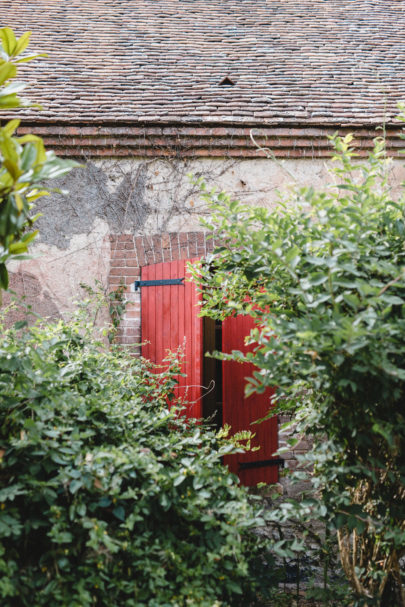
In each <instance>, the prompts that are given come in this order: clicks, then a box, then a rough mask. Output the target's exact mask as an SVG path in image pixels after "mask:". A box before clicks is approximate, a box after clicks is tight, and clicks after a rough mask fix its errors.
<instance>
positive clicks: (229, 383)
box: [222, 316, 278, 486]
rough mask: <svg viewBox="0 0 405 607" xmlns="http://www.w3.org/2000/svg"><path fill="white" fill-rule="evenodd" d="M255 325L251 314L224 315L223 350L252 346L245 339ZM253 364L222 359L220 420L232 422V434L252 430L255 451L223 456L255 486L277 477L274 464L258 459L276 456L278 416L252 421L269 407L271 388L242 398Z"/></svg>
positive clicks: (245, 480) (247, 483)
mask: <svg viewBox="0 0 405 607" xmlns="http://www.w3.org/2000/svg"><path fill="white" fill-rule="evenodd" d="M253 327H254V322H253V319H252V318H251V317H250V316H236V317H233V318H227V319H225V320H224V322H223V323H222V351H223V352H226V353H230V352H232V350H240V351H242V352H247V351H248V350H249V349H251V347H248V346H246V345H245V343H244V338H245V336H246V335H249V333H250V330H251V329H252V328H253ZM253 371H254V366H253V365H251V364H248V363H238V362H235V361H223V367H222V372H223V384H222V385H223V423H224V424H229V425H230V426H231V429H232V430H231V432H232V434H235V433H236V432H239V431H240V430H251V431H252V432H254V433H255V434H256V436H255V438H254V439H253V441H252V446H255V447H260V448H259V450H258V451H253V452H252V451H250V452H248V453H237V454H235V455H230V456H227V457H225V458H224V459H225V463H226V464H227V465H228V466H229V469H230V470H231V471H232V472H234V473H235V474H237V475H238V476H239V478H240V480H241V483H242V484H243V485H247V486H254V485H256V484H257V483H259V482H264V483H269V484H270V483H276V482H277V481H278V466H277V465H268V464H267V465H263V466H262V465H260V463H261V462H265V461H267V460H274V459H276V458H275V457H274V456H273V454H274V452H275V451H276V450H277V447H278V424H277V417H276V416H275V417H272V418H270V419H268V420H266V421H264V422H262V423H261V424H255V425H251V423H252V422H253V421H255V420H257V419H260V418H262V417H264V416H265V415H266V413H267V411H268V410H269V405H270V396H271V394H272V391H271V390H266V392H265V393H263V394H252V395H251V396H249V398H245V396H244V389H245V385H246V378H247V377H251V376H252V374H253ZM251 463H256V465H258V464H259V467H252V468H244V469H241V466H240V464H242V466H243V464H251Z"/></svg>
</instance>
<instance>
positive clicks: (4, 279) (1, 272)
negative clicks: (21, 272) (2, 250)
mask: <svg viewBox="0 0 405 607" xmlns="http://www.w3.org/2000/svg"><path fill="white" fill-rule="evenodd" d="M0 288H1V289H8V271H7V268H6V264H5V263H0Z"/></svg>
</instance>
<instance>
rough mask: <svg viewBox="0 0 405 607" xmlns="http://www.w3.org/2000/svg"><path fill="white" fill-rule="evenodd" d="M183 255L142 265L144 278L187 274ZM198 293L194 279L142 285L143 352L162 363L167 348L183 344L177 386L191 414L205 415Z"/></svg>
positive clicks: (172, 348) (163, 277) (154, 278)
mask: <svg viewBox="0 0 405 607" xmlns="http://www.w3.org/2000/svg"><path fill="white" fill-rule="evenodd" d="M188 261H193V260H192V259H191V260H184V259H181V260H179V261H171V262H166V263H158V264H155V265H151V266H145V267H143V268H142V274H141V280H165V279H173V278H183V277H185V276H186V275H187V269H186V266H187V263H188ZM198 301H199V294H198V293H197V290H196V288H195V286H194V284H193V283H191V282H187V280H185V281H184V284H182V285H161V286H160V285H159V286H142V287H141V315H142V320H141V330H142V341H143V342H145V341H148V342H150V343H145V344H144V345H143V346H142V355H143V356H144V357H145V358H148V359H150V360H152V361H153V362H155V363H157V364H162V363H163V361H164V359H165V358H166V357H167V353H168V350H172V351H173V350H177V348H178V347H179V346H181V347H183V346H184V354H185V356H184V363H183V368H182V372H184V373H185V374H186V377H179V385H178V387H177V389H176V391H177V394H178V396H179V397H180V398H184V399H185V400H187V401H188V402H189V403H190V404H189V406H188V409H187V415H188V416H189V417H197V418H200V417H202V405H201V385H202V362H201V361H202V355H203V352H202V319H201V318H199V317H198V306H197V303H198Z"/></svg>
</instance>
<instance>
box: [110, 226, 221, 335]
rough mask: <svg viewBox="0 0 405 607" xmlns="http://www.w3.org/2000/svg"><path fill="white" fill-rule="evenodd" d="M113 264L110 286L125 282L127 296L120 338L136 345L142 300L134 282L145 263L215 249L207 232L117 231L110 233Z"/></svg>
mask: <svg viewBox="0 0 405 607" xmlns="http://www.w3.org/2000/svg"><path fill="white" fill-rule="evenodd" d="M110 242H111V265H110V274H109V289H110V291H113V290H115V289H116V288H117V287H118V286H119V285H120V284H122V283H123V284H125V286H126V297H127V300H128V304H127V308H126V312H125V315H124V317H123V319H122V321H121V326H120V328H119V331H118V335H117V340H118V341H119V343H121V344H123V345H128V346H130V345H135V344H139V343H140V341H141V302H140V295H139V292H138V293H135V292H134V291H133V289H132V285H133V283H134V281H135V280H138V279H139V278H140V275H141V268H142V267H143V266H147V265H151V264H155V263H162V262H164V261H177V260H178V259H190V258H193V257H203V256H204V255H207V254H208V253H210V252H211V251H212V250H213V247H214V243H213V241H212V239H209V240H208V239H207V238H206V234H205V233H204V232H168V233H164V234H154V235H152V236H133V235H131V234H118V235H115V234H114V235H111V236H110Z"/></svg>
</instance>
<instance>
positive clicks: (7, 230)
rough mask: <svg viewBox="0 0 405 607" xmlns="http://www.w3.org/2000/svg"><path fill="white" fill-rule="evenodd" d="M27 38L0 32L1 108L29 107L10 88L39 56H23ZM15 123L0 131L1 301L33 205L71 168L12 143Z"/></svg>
mask: <svg viewBox="0 0 405 607" xmlns="http://www.w3.org/2000/svg"><path fill="white" fill-rule="evenodd" d="M30 35H31V32H26V33H25V34H23V35H22V36H21V37H20V38H18V39H17V38H16V37H15V35H14V32H13V30H12V29H10V28H9V27H5V28H3V29H0V108H2V109H3V110H4V109H11V108H18V107H20V106H24V105H28V102H27V101H26V100H23V99H21V98H20V97H19V96H18V95H19V93H21V91H23V90H24V89H25V88H26V85H25V84H24V83H23V82H12V80H13V79H14V78H15V77H16V76H17V73H18V66H19V64H20V63H26V62H27V61H32V60H33V59H36V58H37V57H41V55H23V56H21V54H22V53H24V51H25V50H26V48H27V46H28V44H29V40H30ZM19 125H20V121H19V120H10V121H9V122H7V124H6V125H5V126H3V127H1V128H0V163H1V164H0V301H1V289H7V288H8V270H7V267H6V262H8V261H10V260H11V259H21V255H25V253H27V251H28V245H29V244H30V243H31V242H32V240H34V238H35V237H36V235H37V232H36V231H30V230H31V228H32V224H33V223H34V222H35V220H36V219H37V217H38V215H33V213H32V209H33V203H34V201H35V200H37V199H38V198H40V197H41V196H46V195H47V194H48V192H47V190H45V189H44V187H43V183H44V181H45V180H48V179H54V178H55V177H60V176H61V175H64V174H65V173H67V172H68V171H70V169H71V168H72V167H74V166H78V165H77V163H76V162H74V161H72V160H62V159H61V158H58V157H57V156H55V154H54V153H53V152H52V151H48V152H47V151H46V150H45V147H44V143H43V141H42V139H41V138H40V137H37V136H36V135H24V136H22V137H16V136H15V132H16V130H17V128H18V126H19Z"/></svg>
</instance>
